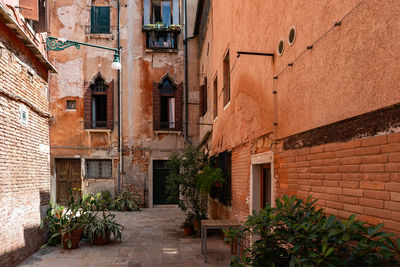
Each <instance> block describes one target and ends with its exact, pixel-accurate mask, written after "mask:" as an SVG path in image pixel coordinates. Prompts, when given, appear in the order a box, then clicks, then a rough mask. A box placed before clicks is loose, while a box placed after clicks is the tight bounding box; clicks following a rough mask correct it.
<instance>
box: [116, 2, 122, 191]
mask: <svg viewBox="0 0 400 267" xmlns="http://www.w3.org/2000/svg"><path fill="white" fill-rule="evenodd" d="M117 4H118V7H117V42H118V44H117V46H118V51H119V60H120V62H121V65H122V53H121V43H120V15H121V14H120V13H121V6H120V0H118V2H117ZM121 80H122V79H121V70H118V89H117V94H118V104H117V105H118V152H119V168H118V193H121V173H123V170H124V169H123V167H124V165H123V159H122V156H123V154H122V121H121V113H122V103H121V99H122V90H121Z"/></svg>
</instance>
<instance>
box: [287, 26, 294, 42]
mask: <svg viewBox="0 0 400 267" xmlns="http://www.w3.org/2000/svg"><path fill="white" fill-rule="evenodd" d="M295 40H296V28H295V27H294V26H293V27H292V28H290V31H289V36H288V41H289V45H292V44H294V41H295Z"/></svg>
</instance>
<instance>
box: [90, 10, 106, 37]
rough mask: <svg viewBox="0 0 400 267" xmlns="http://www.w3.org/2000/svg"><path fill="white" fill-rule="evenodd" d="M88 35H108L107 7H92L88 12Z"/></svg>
mask: <svg viewBox="0 0 400 267" xmlns="http://www.w3.org/2000/svg"><path fill="white" fill-rule="evenodd" d="M90 33H110V7H109V6H92V8H91V12H90Z"/></svg>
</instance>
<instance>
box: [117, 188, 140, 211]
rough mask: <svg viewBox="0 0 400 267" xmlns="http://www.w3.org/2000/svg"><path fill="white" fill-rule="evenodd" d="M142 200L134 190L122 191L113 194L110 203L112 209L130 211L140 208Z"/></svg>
mask: <svg viewBox="0 0 400 267" xmlns="http://www.w3.org/2000/svg"><path fill="white" fill-rule="evenodd" d="M141 205H142V202H141V201H140V196H139V194H138V193H137V192H135V191H123V192H122V193H121V194H119V195H117V196H115V199H114V201H113V204H112V206H111V207H112V209H114V210H118V211H132V210H137V211H139V210H140V206H141Z"/></svg>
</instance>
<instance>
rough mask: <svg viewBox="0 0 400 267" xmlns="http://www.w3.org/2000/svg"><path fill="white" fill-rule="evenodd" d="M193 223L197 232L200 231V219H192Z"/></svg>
mask: <svg viewBox="0 0 400 267" xmlns="http://www.w3.org/2000/svg"><path fill="white" fill-rule="evenodd" d="M192 223H193V227H194V230H195V231H196V232H198V231H199V224H200V221H198V220H192Z"/></svg>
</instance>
